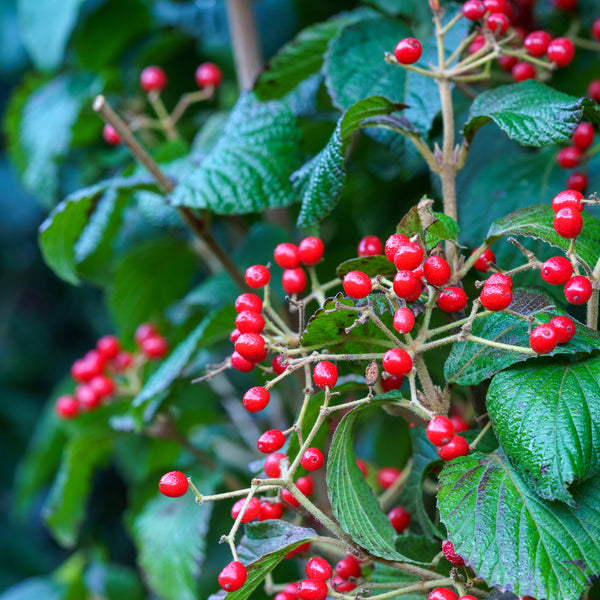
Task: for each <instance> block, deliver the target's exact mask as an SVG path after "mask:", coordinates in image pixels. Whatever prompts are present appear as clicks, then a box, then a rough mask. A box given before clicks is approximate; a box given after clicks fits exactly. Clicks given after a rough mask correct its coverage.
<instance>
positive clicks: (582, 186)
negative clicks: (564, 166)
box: [567, 171, 590, 193]
mask: <svg viewBox="0 0 600 600" xmlns="http://www.w3.org/2000/svg"><path fill="white" fill-rule="evenodd" d="M589 181H590V180H589V177H588V176H587V175H586V174H585V173H584V172H583V171H575V173H571V174H570V175H569V178H568V179H567V187H568V188H569V189H571V190H577V191H578V192H581V193H584V192H585V191H586V189H587V186H588V183H589Z"/></svg>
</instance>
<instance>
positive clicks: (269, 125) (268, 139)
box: [171, 93, 301, 214]
mask: <svg viewBox="0 0 600 600" xmlns="http://www.w3.org/2000/svg"><path fill="white" fill-rule="evenodd" d="M300 162H301V153H300V130H299V129H298V127H297V125H296V122H295V119H294V117H293V115H292V113H291V112H290V110H289V109H288V108H287V107H286V106H285V105H284V104H282V103H281V102H277V101H271V102H267V103H265V104H263V103H261V102H258V101H257V100H256V99H255V97H254V96H253V94H251V93H246V94H244V95H242V96H241V97H240V99H239V100H238V103H237V104H236V106H235V108H234V109H233V111H232V112H231V115H230V117H229V120H228V122H227V125H226V127H225V130H224V132H223V135H222V137H221V138H220V140H219V141H218V142H217V144H216V145H215V147H214V148H213V149H212V151H211V152H209V154H208V155H207V156H206V158H205V159H204V160H202V162H201V163H200V164H199V165H198V167H197V168H196V169H195V170H193V171H192V172H191V173H190V174H189V175H188V176H187V177H185V178H184V179H183V180H182V181H181V182H180V183H179V184H178V185H177V187H176V188H175V190H174V191H173V192H172V194H171V201H172V203H173V204H174V205H175V206H187V207H190V208H195V209H205V208H207V209H210V210H211V211H213V212H215V213H218V214H245V213H251V212H260V211H263V210H265V209H267V208H277V207H282V206H289V205H290V204H292V203H293V202H295V201H296V195H295V194H294V191H293V188H292V185H291V183H290V181H289V176H290V175H291V173H292V172H293V171H294V170H295V169H297V168H298V166H299V164H300Z"/></svg>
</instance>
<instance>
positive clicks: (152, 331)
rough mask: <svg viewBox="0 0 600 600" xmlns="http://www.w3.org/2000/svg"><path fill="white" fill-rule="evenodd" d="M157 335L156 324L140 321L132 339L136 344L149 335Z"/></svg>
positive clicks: (139, 344)
mask: <svg viewBox="0 0 600 600" xmlns="http://www.w3.org/2000/svg"><path fill="white" fill-rule="evenodd" d="M155 335H158V329H157V328H156V325H153V324H152V323H142V324H141V325H140V326H139V327H138V328H137V329H136V330H135V335H134V336H133V339H134V340H135V343H136V344H137V345H138V346H141V345H142V342H143V341H144V340H145V339H147V338H150V337H154V336H155Z"/></svg>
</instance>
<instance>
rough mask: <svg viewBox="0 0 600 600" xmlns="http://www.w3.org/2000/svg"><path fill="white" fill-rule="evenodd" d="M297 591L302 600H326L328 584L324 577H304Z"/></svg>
mask: <svg viewBox="0 0 600 600" xmlns="http://www.w3.org/2000/svg"><path fill="white" fill-rule="evenodd" d="M297 593H298V598H299V599H300V600H325V599H326V598H327V584H326V583H325V582H324V581H323V580H322V579H303V580H302V581H301V582H300V583H299V584H298V592H297Z"/></svg>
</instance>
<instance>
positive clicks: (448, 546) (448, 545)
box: [442, 540, 465, 567]
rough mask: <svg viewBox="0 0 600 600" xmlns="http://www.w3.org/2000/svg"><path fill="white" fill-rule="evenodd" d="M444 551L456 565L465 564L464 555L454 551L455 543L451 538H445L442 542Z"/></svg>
mask: <svg viewBox="0 0 600 600" xmlns="http://www.w3.org/2000/svg"><path fill="white" fill-rule="evenodd" d="M442 552H443V553H444V556H445V557H446V560H447V561H448V562H449V563H452V564H453V565H454V566H456V567H464V566H465V561H464V560H463V559H462V557H461V556H458V554H456V553H455V552H454V544H453V543H452V542H451V541H450V540H445V541H443V542H442Z"/></svg>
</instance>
